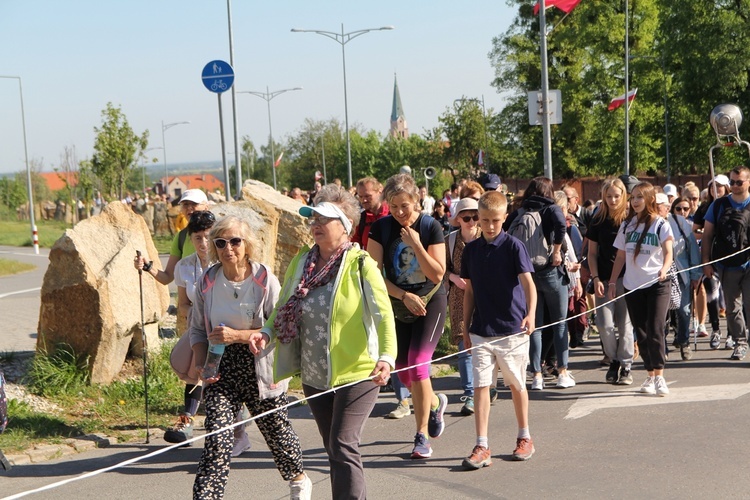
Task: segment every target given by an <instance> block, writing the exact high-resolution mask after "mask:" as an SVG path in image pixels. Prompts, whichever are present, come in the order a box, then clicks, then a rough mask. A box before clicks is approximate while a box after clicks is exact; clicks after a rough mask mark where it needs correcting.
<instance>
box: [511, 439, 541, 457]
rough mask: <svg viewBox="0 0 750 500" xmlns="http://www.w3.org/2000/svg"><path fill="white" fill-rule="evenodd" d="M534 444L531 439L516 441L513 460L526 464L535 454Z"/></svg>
mask: <svg viewBox="0 0 750 500" xmlns="http://www.w3.org/2000/svg"><path fill="white" fill-rule="evenodd" d="M534 451H536V450H534V443H533V442H532V441H531V438H518V439H516V449H515V450H513V460H516V461H519V462H525V461H526V460H528V459H530V458H531V456H532V455H533V454H534Z"/></svg>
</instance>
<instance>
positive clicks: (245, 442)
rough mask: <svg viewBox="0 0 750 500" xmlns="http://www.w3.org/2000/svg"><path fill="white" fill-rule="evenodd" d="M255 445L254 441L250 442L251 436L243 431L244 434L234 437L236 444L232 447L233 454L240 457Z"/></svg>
mask: <svg viewBox="0 0 750 500" xmlns="http://www.w3.org/2000/svg"><path fill="white" fill-rule="evenodd" d="M252 447H253V443H251V442H250V436H248V435H247V432H243V433H242V436H241V437H240V438H239V439H238V438H234V446H233V447H232V456H233V457H239V456H240V455H242V454H243V453H245V452H246V451H250V448H252Z"/></svg>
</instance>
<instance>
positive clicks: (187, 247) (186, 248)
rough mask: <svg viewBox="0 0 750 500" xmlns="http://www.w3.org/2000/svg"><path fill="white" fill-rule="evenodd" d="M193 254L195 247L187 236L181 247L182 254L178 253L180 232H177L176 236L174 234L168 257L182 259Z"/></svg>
mask: <svg viewBox="0 0 750 500" xmlns="http://www.w3.org/2000/svg"><path fill="white" fill-rule="evenodd" d="M194 253H195V246H194V245H193V240H191V239H190V235H189V234H188V235H186V236H185V243H184V244H183V245H182V252H180V232H179V231H177V234H175V235H174V238H173V239H172V247H171V248H170V249H169V255H174V256H175V257H179V258H183V257H187V256H188V255H190V254H194Z"/></svg>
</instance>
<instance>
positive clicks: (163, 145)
mask: <svg viewBox="0 0 750 500" xmlns="http://www.w3.org/2000/svg"><path fill="white" fill-rule="evenodd" d="M189 124H190V122H174V123H167V124H166V125H165V124H164V120H162V121H161V148H162V149H163V150H164V194H167V195H168V194H169V193H168V186H169V172H167V144H166V142H165V141H164V132H166V131H167V130H169V129H170V128H172V127H175V126H177V125H189Z"/></svg>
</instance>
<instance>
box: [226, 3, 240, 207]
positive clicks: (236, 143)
mask: <svg viewBox="0 0 750 500" xmlns="http://www.w3.org/2000/svg"><path fill="white" fill-rule="evenodd" d="M227 21H228V23H229V64H230V65H231V66H232V68H233V69H234V73H235V75H236V74H237V68H236V67H235V66H234V42H233V36H232V1H231V0H227ZM232 123H233V125H234V163H235V171H236V174H237V176H236V177H235V179H236V181H237V182H236V186H237V190H236V194H237V197H239V196H241V195H242V168H241V165H242V154H240V152H239V151H240V133H239V127H238V126H237V92H236V90H235V86H234V85H232ZM227 201H229V199H228V198H227Z"/></svg>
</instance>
